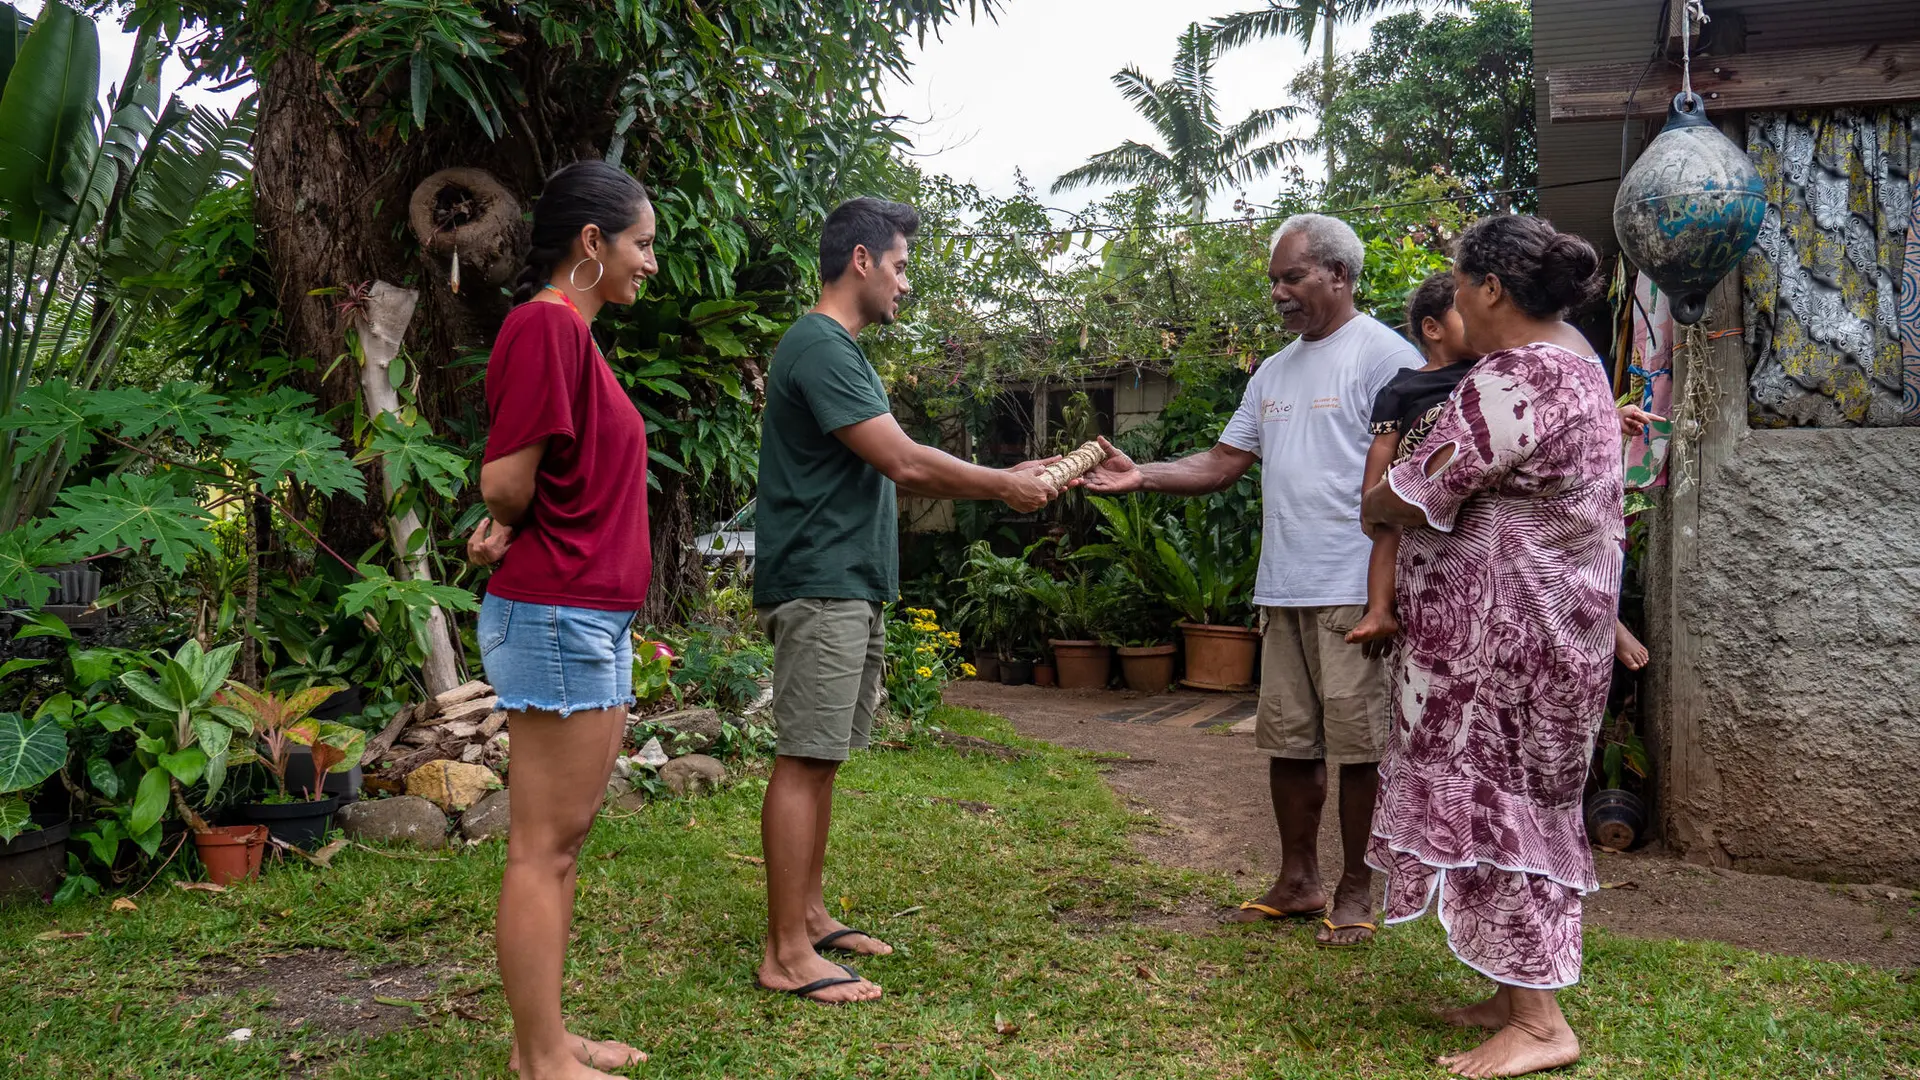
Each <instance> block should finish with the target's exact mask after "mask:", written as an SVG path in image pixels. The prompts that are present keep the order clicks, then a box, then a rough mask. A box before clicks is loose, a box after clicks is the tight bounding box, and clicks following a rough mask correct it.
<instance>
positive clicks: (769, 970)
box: [755, 949, 881, 1005]
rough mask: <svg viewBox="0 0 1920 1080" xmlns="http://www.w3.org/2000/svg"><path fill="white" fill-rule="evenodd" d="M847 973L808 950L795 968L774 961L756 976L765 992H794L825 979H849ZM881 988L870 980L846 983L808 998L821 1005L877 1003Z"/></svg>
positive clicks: (763, 964) (763, 963) (764, 962)
mask: <svg viewBox="0 0 1920 1080" xmlns="http://www.w3.org/2000/svg"><path fill="white" fill-rule="evenodd" d="M847 977H848V976H847V969H846V968H843V967H841V966H840V965H839V964H836V963H834V962H833V961H831V960H828V959H827V958H826V957H824V956H821V955H820V954H819V953H816V952H814V951H813V950H812V949H808V950H807V955H806V957H805V958H803V959H796V960H795V962H793V963H791V964H783V963H780V962H779V961H778V960H777V959H775V958H774V957H771V956H769V957H767V958H766V959H764V960H762V961H761V962H760V970H759V971H758V972H756V973H755V978H756V979H758V980H759V983H760V986H761V988H762V989H764V990H780V991H787V992H791V991H794V990H798V989H799V988H801V987H803V986H806V985H807V984H808V983H813V982H818V981H820V980H821V979H845V978H847ZM880 993H881V991H880V985H879V984H878V983H876V982H873V981H872V980H870V979H861V980H860V981H859V982H842V983H836V984H835V985H832V986H823V987H821V988H820V989H818V990H815V991H814V992H812V993H811V994H808V995H807V1000H808V1001H817V1002H819V1003H820V1004H822V1005H845V1004H848V1003H850V1002H855V1001H873V1000H874V999H876V998H878V997H879V996H880Z"/></svg>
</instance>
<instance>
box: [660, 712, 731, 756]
mask: <svg viewBox="0 0 1920 1080" xmlns="http://www.w3.org/2000/svg"><path fill="white" fill-rule="evenodd" d="M645 722H646V723H649V724H656V725H658V726H660V727H663V728H665V729H667V730H668V731H671V732H673V734H672V736H670V737H669V738H668V740H667V742H668V745H670V746H672V748H673V751H674V753H676V754H704V753H706V752H707V750H708V749H709V748H711V747H712V746H713V744H714V743H716V742H719V741H720V728H721V725H722V724H724V723H725V721H724V720H722V719H721V717H720V714H719V713H717V712H715V711H713V710H712V709H681V710H679V711H678V712H670V713H662V714H661V715H659V716H649V717H647V718H646V721H645Z"/></svg>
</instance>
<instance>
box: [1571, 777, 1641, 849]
mask: <svg viewBox="0 0 1920 1080" xmlns="http://www.w3.org/2000/svg"><path fill="white" fill-rule="evenodd" d="M1586 812H1587V813H1586V820H1587V839H1589V840H1592V841H1593V842H1594V843H1596V844H1599V845H1600V846H1601V847H1609V848H1612V849H1614V850H1615V851H1625V850H1627V849H1628V848H1630V847H1632V846H1633V845H1635V844H1637V843H1639V842H1640V837H1641V836H1642V835H1644V834H1645V833H1646V830H1647V804H1646V803H1645V802H1643V801H1642V800H1641V798H1640V796H1638V795H1635V794H1634V793H1633V792H1631V791H1621V790H1620V789H1619V788H1605V789H1603V790H1600V791H1596V792H1594V793H1593V794H1591V795H1589V796H1587V804H1586Z"/></svg>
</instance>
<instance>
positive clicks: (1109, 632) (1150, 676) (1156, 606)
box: [1101, 566, 1179, 694]
mask: <svg viewBox="0 0 1920 1080" xmlns="http://www.w3.org/2000/svg"><path fill="white" fill-rule="evenodd" d="M1101 580H1102V582H1103V583H1104V584H1107V585H1109V587H1110V588H1111V589H1112V590H1113V601H1112V606H1111V608H1110V609H1109V613H1108V616H1107V624H1106V630H1105V631H1104V633H1103V636H1102V640H1104V641H1105V642H1107V643H1109V644H1112V645H1115V646H1117V648H1116V649H1115V650H1114V651H1115V652H1116V653H1117V654H1119V657H1120V678H1121V680H1122V681H1123V682H1125V683H1126V684H1127V689H1129V690H1133V691H1136V692H1138V693H1142V694H1158V693H1160V692H1161V691H1163V690H1165V689H1166V688H1167V687H1169V686H1171V685H1173V669H1174V663H1175V662H1176V660H1178V658H1179V650H1178V649H1177V648H1175V647H1174V645H1173V643H1172V642H1170V641H1168V640H1167V639H1168V637H1169V636H1170V634H1169V629H1170V627H1171V625H1172V623H1173V620H1174V618H1175V616H1174V614H1173V612H1172V611H1171V610H1169V609H1168V608H1167V606H1166V604H1165V602H1164V601H1162V600H1161V599H1160V598H1159V597H1158V596H1157V595H1155V594H1154V593H1153V592H1152V591H1151V590H1149V589H1148V588H1147V587H1146V585H1144V584H1143V583H1141V581H1140V579H1139V578H1137V577H1135V576H1134V574H1133V572H1132V571H1130V570H1128V569H1127V568H1126V567H1124V566H1114V567H1110V568H1109V569H1108V570H1107V572H1106V574H1105V575H1103V576H1102V579H1101Z"/></svg>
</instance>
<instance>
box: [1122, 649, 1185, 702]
mask: <svg viewBox="0 0 1920 1080" xmlns="http://www.w3.org/2000/svg"><path fill="white" fill-rule="evenodd" d="M1178 652H1179V650H1178V649H1176V648H1174V647H1173V646H1172V645H1147V646H1144V647H1141V646H1122V647H1121V648H1120V649H1119V653H1120V675H1121V677H1122V678H1124V679H1125V680H1126V681H1127V689H1129V690H1135V691H1138V692H1140V693H1142V694H1158V693H1160V692H1161V691H1162V690H1165V689H1166V688H1167V687H1169V686H1171V685H1173V660H1174V656H1175V654H1177V653H1178Z"/></svg>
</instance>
